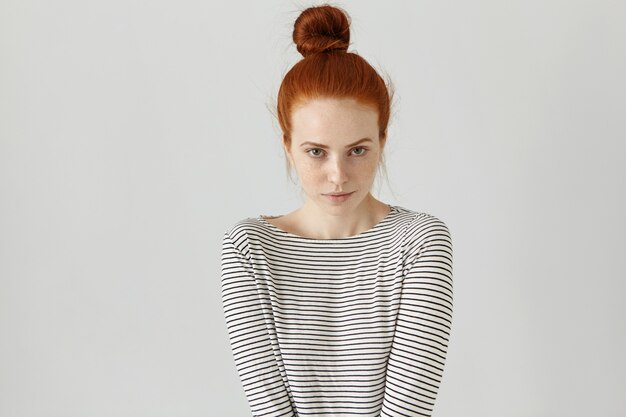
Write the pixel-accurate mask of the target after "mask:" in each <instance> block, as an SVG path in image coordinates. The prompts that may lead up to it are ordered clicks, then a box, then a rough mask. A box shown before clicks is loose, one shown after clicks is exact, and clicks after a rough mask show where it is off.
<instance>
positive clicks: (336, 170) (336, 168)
mask: <svg viewBox="0 0 626 417" xmlns="http://www.w3.org/2000/svg"><path fill="white" fill-rule="evenodd" d="M328 181H330V182H331V183H333V184H335V185H343V184H345V183H346V182H347V181H348V172H347V167H346V162H345V161H344V160H343V159H342V158H333V159H331V160H330V161H329V167H328Z"/></svg>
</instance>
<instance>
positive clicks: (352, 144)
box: [300, 138, 374, 149]
mask: <svg viewBox="0 0 626 417" xmlns="http://www.w3.org/2000/svg"><path fill="white" fill-rule="evenodd" d="M368 141H369V142H374V141H373V140H371V139H370V138H363V139H359V140H357V141H356V142H354V143H351V144H349V145H346V148H351V147H353V146H356V145H358V144H360V143H363V142H368ZM305 145H307V146H315V147H316V148H322V149H328V146H326V145H323V144H321V143H315V142H309V141H306V142H302V143H301V144H300V146H305Z"/></svg>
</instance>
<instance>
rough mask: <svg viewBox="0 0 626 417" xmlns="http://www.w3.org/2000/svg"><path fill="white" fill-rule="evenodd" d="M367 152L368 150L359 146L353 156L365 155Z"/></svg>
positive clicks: (354, 150)
mask: <svg viewBox="0 0 626 417" xmlns="http://www.w3.org/2000/svg"><path fill="white" fill-rule="evenodd" d="M366 150H367V149H365V148H364V147H363V146H357V147H356V148H354V149H352V154H353V155H356V156H361V155H364V154H365V151H366Z"/></svg>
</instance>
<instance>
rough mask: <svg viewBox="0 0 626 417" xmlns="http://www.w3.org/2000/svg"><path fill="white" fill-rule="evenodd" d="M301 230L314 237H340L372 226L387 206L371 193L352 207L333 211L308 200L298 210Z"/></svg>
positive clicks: (363, 230)
mask: <svg viewBox="0 0 626 417" xmlns="http://www.w3.org/2000/svg"><path fill="white" fill-rule="evenodd" d="M298 211H299V216H298V217H299V218H300V220H301V221H300V224H301V225H302V226H301V227H303V229H304V228H305V229H306V230H303V232H304V233H305V234H306V235H307V236H310V237H313V238H315V239H340V238H344V237H349V236H354V235H357V234H359V233H363V232H365V231H367V230H369V229H371V228H372V227H374V226H375V225H376V224H377V223H378V222H379V221H380V220H382V218H383V217H384V216H385V215H386V213H387V212H388V206H387V205H386V204H384V203H382V202H380V201H378V200H376V199H375V198H374V197H373V196H372V195H371V194H368V196H367V197H366V198H365V199H364V200H363V201H362V202H361V203H360V204H359V205H358V206H357V207H355V208H354V209H352V210H345V211H337V212H335V213H333V212H329V211H326V210H323V209H322V208H320V207H319V206H317V205H316V204H314V203H311V202H309V201H307V202H305V204H304V205H303V206H302V207H301V208H300V209H299V210H298Z"/></svg>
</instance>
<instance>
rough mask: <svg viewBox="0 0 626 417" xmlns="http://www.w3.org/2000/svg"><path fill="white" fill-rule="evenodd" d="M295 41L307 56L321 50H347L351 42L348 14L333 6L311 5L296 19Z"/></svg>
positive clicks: (303, 54)
mask: <svg viewBox="0 0 626 417" xmlns="http://www.w3.org/2000/svg"><path fill="white" fill-rule="evenodd" d="M293 41H294V42H295V44H296V47H297V49H298V52H300V53H301V54H302V56H304V57H305V58H306V57H307V56H309V55H312V54H317V53H320V52H331V51H335V50H339V51H343V52H346V51H347V50H348V45H349V44H350V20H349V18H348V15H347V13H346V12H344V11H343V10H341V9H339V8H337V7H333V6H328V5H325V6H317V7H309V8H308V9H306V10H304V11H303V12H302V13H300V16H298V18H297V19H296V22H295V24H294V28H293Z"/></svg>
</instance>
